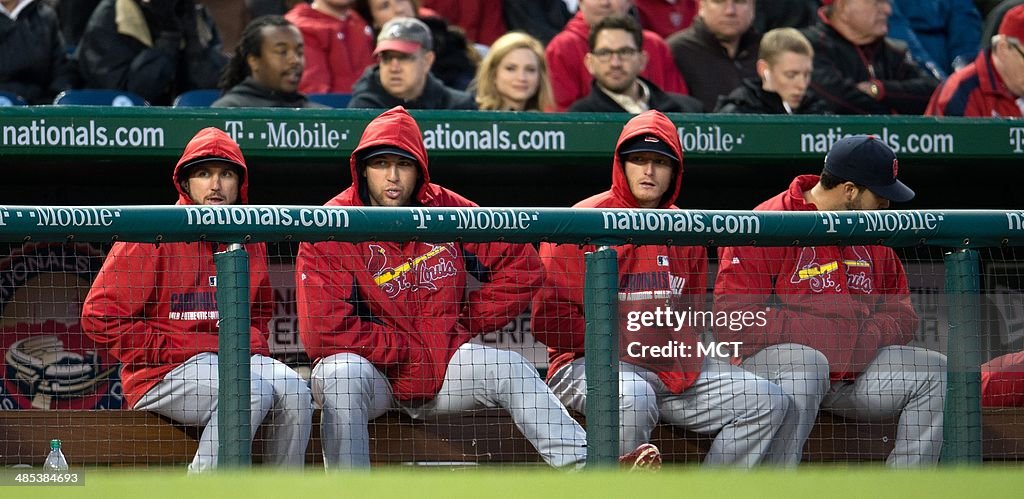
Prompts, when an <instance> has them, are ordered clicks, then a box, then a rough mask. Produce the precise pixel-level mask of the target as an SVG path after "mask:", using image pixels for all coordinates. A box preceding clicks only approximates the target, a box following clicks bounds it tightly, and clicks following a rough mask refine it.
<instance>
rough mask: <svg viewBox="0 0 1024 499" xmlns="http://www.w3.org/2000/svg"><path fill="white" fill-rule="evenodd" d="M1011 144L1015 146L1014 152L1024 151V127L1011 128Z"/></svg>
mask: <svg viewBox="0 0 1024 499" xmlns="http://www.w3.org/2000/svg"><path fill="white" fill-rule="evenodd" d="M1010 145H1011V146H1013V152H1015V153H1018V154H1020V153H1024V127H1011V128H1010Z"/></svg>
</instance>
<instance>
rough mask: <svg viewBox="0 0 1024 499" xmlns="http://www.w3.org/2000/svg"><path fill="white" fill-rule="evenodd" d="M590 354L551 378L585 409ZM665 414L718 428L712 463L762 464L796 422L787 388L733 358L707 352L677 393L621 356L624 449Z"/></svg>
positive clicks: (571, 402) (704, 428) (708, 459)
mask: <svg viewBox="0 0 1024 499" xmlns="http://www.w3.org/2000/svg"><path fill="white" fill-rule="evenodd" d="M584 360H585V359H576V360H574V361H573V362H572V363H570V364H569V365H567V366H565V367H563V368H561V369H559V370H558V371H557V372H556V373H555V374H554V375H553V376H552V378H551V379H550V380H549V384H550V385H551V387H552V390H553V391H554V392H555V395H557V396H558V397H559V398H560V399H561V400H562V402H563V403H564V404H565V405H566V406H567V407H570V408H572V409H574V410H577V411H580V412H585V411H586V403H587V380H586V363H585V362H584ZM659 418H660V419H663V420H664V421H665V422H667V423H670V424H672V425H675V426H679V427H681V428H686V429H689V430H692V431H695V432H697V433H705V434H710V433H715V432H718V435H717V436H716V437H715V440H714V442H713V443H712V444H711V449H710V450H709V451H708V454H707V456H705V458H704V464H705V465H707V466H721V465H732V466H741V467H752V466H754V465H757V464H758V463H760V462H761V460H762V459H764V458H765V456H766V455H767V453H768V448H769V445H770V444H771V442H772V441H773V439H774V438H775V435H776V433H777V432H778V431H779V429H780V428H782V427H784V426H786V425H794V424H796V417H795V415H794V414H792V413H791V412H790V399H789V397H788V396H787V395H786V394H785V393H784V392H783V391H782V389H781V388H779V387H778V386H777V385H775V384H773V383H771V382H769V381H768V380H765V379H762V378H759V377H757V376H754V375H752V374H751V373H749V372H747V371H745V370H743V369H740V368H739V367H736V366H733V365H731V364H728V363H725V362H722V361H719V360H716V359H711V358H705V359H704V364H703V366H702V369H701V373H700V376H699V377H698V378H697V380H696V381H695V382H694V384H693V385H691V386H690V387H689V388H687V389H686V390H683V392H682V393H679V394H675V393H672V392H671V391H669V390H668V388H667V387H666V386H665V384H664V383H663V382H662V381H661V379H660V378H658V375H657V374H656V373H654V372H652V371H649V370H647V369H644V368H642V367H638V366H635V365H633V364H629V363H625V362H620V363H619V453H620V454H625V453H627V452H630V451H632V450H633V449H635V448H636V447H637V446H639V445H640V444H642V443H645V442H648V441H649V440H650V438H651V431H652V430H653V429H654V426H655V425H656V424H657V423H658V420H659Z"/></svg>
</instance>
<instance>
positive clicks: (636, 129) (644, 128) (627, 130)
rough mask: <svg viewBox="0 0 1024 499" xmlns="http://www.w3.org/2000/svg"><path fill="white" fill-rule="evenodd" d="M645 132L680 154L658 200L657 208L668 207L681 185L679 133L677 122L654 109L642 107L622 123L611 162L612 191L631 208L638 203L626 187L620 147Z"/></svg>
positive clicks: (681, 169)
mask: <svg viewBox="0 0 1024 499" xmlns="http://www.w3.org/2000/svg"><path fill="white" fill-rule="evenodd" d="M645 135H653V136H655V137H657V138H658V139H660V140H661V143H662V144H663V145H666V146H668V147H669V149H671V150H672V151H673V152H675V156H676V157H677V158H679V161H678V162H676V168H675V170H674V171H673V172H672V185H671V186H670V187H669V189H668V190H667V191H665V195H664V196H662V198H661V202H660V203H659V204H658V208H668V207H671V206H672V203H673V202H674V201H675V199H676V197H678V196H679V189H680V187H681V186H682V185H683V147H682V146H681V145H680V144H679V135H678V134H677V133H676V126H675V125H674V124H673V123H672V120H670V119H668V117H667V116H665V115H664V114H662V113H660V112H658V111H655V110H650V111H645V112H643V113H640V114H638V115H636V116H634V117H633V119H631V120H629V122H628V123H626V125H625V126H624V127H622V133H621V134H619V140H618V142H617V143H616V144H615V158H614V161H613V163H612V194H613V195H614V196H615V197H617V198H618V199H620V200H621V201H622V202H624V203H625V204H626V205H627V206H629V207H631V208H638V207H639V205H638V204H637V202H636V197H634V196H633V192H632V191H630V190H629V181H627V180H626V170H625V163H624V162H623V161H622V155H621V153H620V150H621V149H622V147H623V144H626V143H631V142H633V139H634V138H636V137H642V136H645Z"/></svg>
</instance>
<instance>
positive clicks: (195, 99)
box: [173, 88, 220, 107]
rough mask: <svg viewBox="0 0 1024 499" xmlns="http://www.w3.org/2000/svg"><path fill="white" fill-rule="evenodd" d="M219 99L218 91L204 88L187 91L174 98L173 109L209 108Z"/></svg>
mask: <svg viewBox="0 0 1024 499" xmlns="http://www.w3.org/2000/svg"><path fill="white" fill-rule="evenodd" d="M219 97H220V90H217V89H215V88H204V89H201V90H189V91H188V92H185V93H183V94H181V95H179V96H177V97H175V98H174V104H173V106H174V107H210V104H213V101H215V100H217V98H219Z"/></svg>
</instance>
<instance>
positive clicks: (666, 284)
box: [531, 111, 795, 466]
mask: <svg viewBox="0 0 1024 499" xmlns="http://www.w3.org/2000/svg"><path fill="white" fill-rule="evenodd" d="M682 157H683V155H682V147H681V146H680V143H679V138H678V136H677V134H676V127H675V125H673V124H672V121H670V120H669V119H668V118H667V117H666V116H665V115H663V114H661V113H660V112H658V111H647V112H644V113H641V114H639V115H637V116H636V117H634V118H633V119H631V120H629V122H628V123H627V124H626V126H625V127H624V128H623V130H622V134H621V135H620V136H619V140H618V143H617V144H616V147H615V157H614V159H613V162H612V188H611V190H608V191H605V192H603V193H601V194H597V195H596V196H593V197H591V198H589V199H585V200H583V201H581V202H579V203H577V204H576V206H575V207H577V208H609V209H610V208H615V209H621V208H634V209H635V208H647V209H658V210H678V208H677V207H676V206H675V205H673V202H674V201H675V199H676V197H677V196H678V195H679V190H680V186H681V185H682V174H683V163H682ZM613 249H614V250H615V251H616V254H617V260H618V267H619V289H618V298H619V331H618V333H619V335H620V337H619V346H620V350H622V352H621V355H620V362H619V397H620V402H619V404H620V405H619V420H620V421H619V424H620V429H619V436H620V443H619V445H620V451H621V452H626V451H628V450H629V449H632V448H634V447H637V446H641V447H643V446H644V445H645V444H646V442H647V441H648V440H649V439H650V436H651V431H652V430H653V429H654V426H655V425H656V424H657V423H658V421H659V420H663V421H665V422H666V423H669V424H672V425H675V426H680V427H683V428H687V429H690V430H692V431H696V432H700V433H707V434H713V433H716V432H717V436H716V437H715V440H714V442H713V443H712V445H711V449H710V451H709V452H708V454H707V457H706V458H705V460H704V462H705V464H709V465H737V466H753V465H756V464H758V463H760V462H762V461H763V460H764V459H765V457H766V454H767V451H768V448H769V445H770V444H771V442H772V441H773V439H774V438H775V435H776V433H777V432H779V429H780V428H781V427H783V426H784V425H787V424H791V422H794V421H795V416H794V415H792V414H791V413H790V411H789V405H790V401H789V398H788V397H787V395H786V394H785V393H783V391H782V389H780V388H779V387H778V386H776V385H775V384H772V383H771V382H769V381H767V380H765V379H762V378H759V377H757V376H755V375H753V374H751V373H749V372H747V371H744V370H743V369H740V368H738V367H735V366H732V365H730V364H729V363H727V362H723V361H720V360H716V359H712V358H701V357H699V356H698V355H697V354H696V353H695V352H696V351H697V349H696V345H697V342H698V339H699V335H700V332H701V329H702V328H701V327H700V325H699V324H697V323H696V322H688V323H687V324H685V325H684V326H683V327H679V328H677V327H675V326H663V327H659V326H658V325H644V324H640V323H638V322H636V321H631V317H633V318H635V316H636V314H643V313H658V312H659V311H660V312H662V313H664V312H666V311H667V310H666V309H667V308H669V307H670V308H671V309H674V310H677V311H691V310H701V309H702V307H703V303H704V297H705V296H706V294H705V286H706V284H707V253H706V251H705V250H704V248H703V247H698V246H664V245H632V244H627V245H622V246H616V247H614V248H613ZM594 250H595V247H594V246H593V245H589V246H583V247H580V246H577V245H575V244H560V245H556V244H549V243H542V244H541V249H540V255H541V258H542V259H543V262H544V266H545V275H546V279H547V280H546V283H545V286H544V288H543V290H542V291H541V292H538V293H537V296H536V298H535V300H534V304H533V317H532V321H531V324H532V328H533V334H534V335H535V336H536V337H537V339H539V340H540V341H542V342H543V343H544V344H546V345H547V346H548V347H549V352H550V358H551V367H550V369H549V373H550V374H549V376H548V384H549V385H550V386H551V387H552V389H553V390H554V392H555V394H556V395H557V396H558V397H559V398H560V399H561V400H562V402H564V403H565V404H566V405H567V406H568V407H570V408H573V409H575V410H578V411H583V410H585V407H586V402H587V400H586V395H587V380H586V378H585V373H586V367H585V359H584V356H583V354H584V329H585V321H586V318H585V317H584V315H583V310H584V309H583V281H584V263H583V259H584V257H583V255H584V252H588V251H594ZM663 345H677V346H680V347H681V348H677V349H676V352H677V353H678V355H675V354H672V355H668V356H665V357H662V356H661V354H660V353H652V351H651V350H650V349H649V348H648V349H646V350H645V349H644V347H660V346H663ZM648 445H649V444H648ZM637 457H642V456H637Z"/></svg>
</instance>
